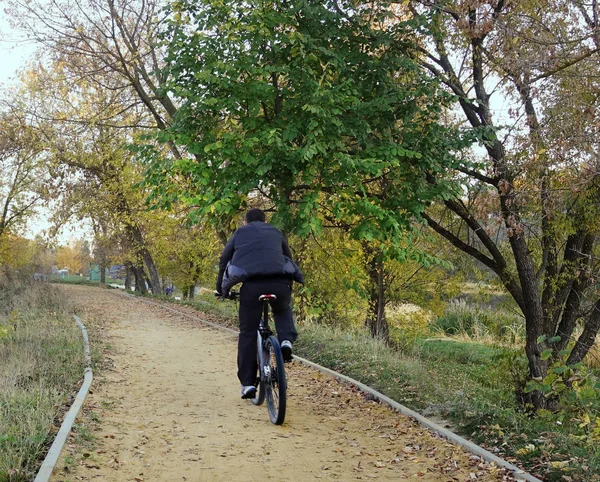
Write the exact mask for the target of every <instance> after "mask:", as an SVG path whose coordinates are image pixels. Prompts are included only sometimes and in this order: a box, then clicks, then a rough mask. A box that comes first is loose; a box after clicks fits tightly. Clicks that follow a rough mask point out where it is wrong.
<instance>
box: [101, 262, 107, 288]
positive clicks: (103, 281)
mask: <svg viewBox="0 0 600 482" xmlns="http://www.w3.org/2000/svg"><path fill="white" fill-rule="evenodd" d="M100 284H103V285H104V284H106V265H105V264H104V263H102V264H101V265H100Z"/></svg>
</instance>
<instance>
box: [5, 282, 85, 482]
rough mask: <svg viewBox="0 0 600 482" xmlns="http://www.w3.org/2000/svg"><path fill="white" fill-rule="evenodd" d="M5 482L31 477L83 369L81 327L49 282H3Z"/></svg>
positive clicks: (29, 478) (62, 297)
mask: <svg viewBox="0 0 600 482" xmlns="http://www.w3.org/2000/svg"><path fill="white" fill-rule="evenodd" d="M0 292H1V293H2V295H1V296H2V298H3V299H4V300H6V301H8V303H6V304H3V307H8V309H4V310H2V309H0V310H2V311H0V327H1V328H0V482H8V481H10V482H15V481H25V480H31V479H32V478H33V476H34V474H35V471H36V470H37V466H38V463H39V459H40V457H41V455H42V454H43V452H44V451H45V449H46V447H47V444H48V442H49V441H51V432H52V430H53V427H54V423H53V422H54V420H55V418H57V417H58V416H59V409H60V408H61V407H62V406H63V405H64V404H65V402H67V400H68V399H69V397H70V396H71V394H72V393H73V392H74V391H75V390H76V388H77V385H78V382H79V380H80V379H81V377H82V374H83V368H84V359H83V349H82V341H81V333H80V331H79V329H78V328H77V326H76V325H75V323H74V321H73V319H72V317H71V316H70V315H69V314H68V313H67V310H66V306H67V304H66V299H65V298H64V296H63V295H62V294H61V293H60V292H59V291H58V290H57V289H56V288H55V287H53V286H50V285H47V284H37V283H36V284H21V285H18V286H16V287H15V286H14V285H11V287H7V286H4V287H0Z"/></svg>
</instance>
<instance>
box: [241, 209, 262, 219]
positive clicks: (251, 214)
mask: <svg viewBox="0 0 600 482" xmlns="http://www.w3.org/2000/svg"><path fill="white" fill-rule="evenodd" d="M244 219H245V220H246V222H247V223H252V222H254V221H261V222H263V223H264V222H265V219H266V218H265V213H264V211H263V210H262V209H258V208H252V209H250V210H248V212H247V213H246V216H244Z"/></svg>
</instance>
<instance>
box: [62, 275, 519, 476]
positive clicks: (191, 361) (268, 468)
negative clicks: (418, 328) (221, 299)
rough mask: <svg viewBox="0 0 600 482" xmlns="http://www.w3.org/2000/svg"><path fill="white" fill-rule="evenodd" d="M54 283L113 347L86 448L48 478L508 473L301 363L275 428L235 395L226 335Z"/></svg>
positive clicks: (97, 389)
mask: <svg viewBox="0 0 600 482" xmlns="http://www.w3.org/2000/svg"><path fill="white" fill-rule="evenodd" d="M61 289H64V290H65V291H66V293H67V294H68V296H69V299H70V301H71V303H72V305H73V309H74V311H75V312H76V313H78V314H79V316H80V317H81V318H82V320H83V321H84V323H86V320H88V321H87V322H89V323H93V324H95V326H96V330H95V331H96V333H98V331H101V332H102V336H103V338H104V339H105V340H106V341H107V342H108V343H109V346H110V349H109V350H106V352H105V353H104V354H103V357H104V358H105V360H104V361H105V362H106V363H105V364H104V365H105V366H104V368H102V369H101V371H99V372H98V373H96V374H95V376H96V379H95V381H94V385H93V388H92V393H91V394H90V395H89V397H88V399H87V400H86V407H87V413H88V415H87V416H88V417H89V414H90V412H93V414H94V416H93V418H94V419H95V421H96V422H97V423H94V424H93V426H92V427H93V428H92V434H91V435H93V437H94V439H95V443H94V445H93V450H89V449H87V450H88V451H87V452H82V451H83V450H85V449H83V448H82V447H80V446H79V445H78V444H77V443H75V439H72V440H71V443H70V444H69V445H68V446H67V448H66V449H65V450H64V451H63V455H62V457H63V459H62V461H61V462H59V465H58V466H57V469H56V470H55V474H54V477H53V479H52V480H53V481H75V480H99V481H137V482H141V481H150V480H152V481H227V482H236V481H244V482H246V481H249V480H253V479H256V480H265V479H266V480H276V481H288V480H289V481H313V480H317V479H325V480H340V481H349V480H371V479H378V480H394V481H397V480H415V481H431V482H440V481H441V482H446V481H447V482H450V481H472V480H478V481H493V480H512V479H511V478H509V477H508V476H506V475H503V472H501V471H498V470H497V469H496V467H493V466H492V467H490V466H489V464H485V463H482V462H481V461H480V460H478V459H477V458H476V457H473V456H471V455H470V454H469V453H468V452H465V451H464V450H463V449H461V448H460V447H457V446H455V445H453V444H451V443H449V442H447V441H446V440H444V439H441V438H439V437H436V436H435V435H434V434H432V433H430V432H429V431H427V430H426V429H424V428H423V427H421V426H420V425H418V424H416V423H414V422H413V421H411V420H409V419H408V418H406V417H404V416H402V415H400V414H398V413H396V412H394V411H392V410H390V409H389V408H387V407H386V406H383V405H381V404H379V403H376V402H373V401H370V400H367V399H366V398H365V397H364V396H363V394H362V393H360V392H359V391H358V390H356V389H355V388H353V387H350V386H348V385H344V384H341V383H339V382H337V381H335V380H333V379H332V378H330V377H328V376H326V375H323V374H321V373H320V372H318V371H315V370H313V369H310V368H307V367H304V366H301V365H300V364H298V363H293V364H291V365H289V368H288V379H289V388H288V397H289V400H288V411H287V416H286V421H285V423H284V424H283V425H282V426H275V425H272V424H271V423H270V422H269V418H268V414H267V409H266V407H265V406H264V405H263V406H261V407H255V406H254V405H252V404H251V403H250V402H249V401H245V400H241V399H240V398H239V384H238V380H237V377H236V375H235V373H236V336H235V335H232V334H231V333H228V332H225V331H221V330H218V329H215V328H211V327H206V326H203V325H202V323H200V322H194V321H191V320H190V319H189V318H186V317H182V316H180V315H178V314H175V313H172V312H169V311H166V310H163V309H161V308H160V307H157V306H153V305H149V304H147V303H145V302H144V301H143V300H140V299H136V298H133V297H131V298H130V297H125V295H123V294H122V293H119V292H116V291H112V290H102V289H98V288H93V287H86V286H61ZM198 316H199V317H202V315H201V314H198ZM100 320H101V321H100ZM99 323H100V324H101V330H98V324H99ZM92 343H93V338H92ZM84 417H85V416H84ZM65 457H68V459H65ZM73 461H75V462H73ZM67 462H70V463H67ZM65 467H68V468H65Z"/></svg>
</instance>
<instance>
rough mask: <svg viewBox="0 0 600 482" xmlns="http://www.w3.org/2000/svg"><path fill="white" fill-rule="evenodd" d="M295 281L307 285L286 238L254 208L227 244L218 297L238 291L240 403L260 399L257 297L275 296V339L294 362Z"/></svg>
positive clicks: (295, 333) (220, 269)
mask: <svg viewBox="0 0 600 482" xmlns="http://www.w3.org/2000/svg"><path fill="white" fill-rule="evenodd" d="M292 281H297V282H299V283H304V278H303V276H302V273H301V272H300V269H299V268H298V266H297V265H296V264H295V263H294V262H293V261H292V254H291V252H290V248H289V246H288V243H287V241H286V239H285V238H284V237H283V234H281V232H280V231H279V230H278V229H277V228H275V227H274V226H272V225H270V224H268V223H266V222H265V213H264V212H263V211H262V210H260V209H256V208H254V209H250V210H249V211H248V212H247V213H246V215H245V217H244V226H242V227H240V228H239V229H238V230H237V231H236V232H235V233H233V235H232V236H231V238H230V239H229V241H227V244H226V245H225V248H224V249H223V253H222V254H221V258H220V260H219V276H218V278H217V293H219V294H220V295H221V296H223V297H227V296H228V293H229V290H230V289H231V288H232V287H233V286H234V285H236V284H237V283H243V284H242V288H241V289H240V308H239V321H240V335H239V338H238V360H237V362H238V378H239V380H240V382H241V384H242V391H241V395H242V398H253V397H254V395H255V394H256V386H255V383H256V371H257V364H256V355H257V354H256V331H257V329H258V324H259V322H260V317H261V314H262V306H261V303H260V301H259V299H258V298H259V296H260V295H262V294H266V293H268V294H274V295H275V296H277V299H276V300H274V301H272V302H271V308H272V311H273V318H274V319H275V327H276V329H277V338H278V339H279V342H280V344H281V352H282V354H283V357H284V359H285V360H286V361H291V359H292V344H293V342H294V341H296V338H297V336H298V333H297V332H296V327H295V326H294V318H293V315H292V307H291V300H292Z"/></svg>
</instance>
